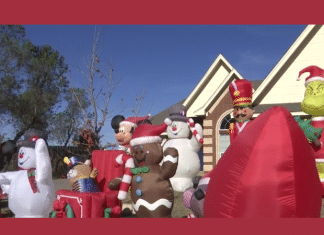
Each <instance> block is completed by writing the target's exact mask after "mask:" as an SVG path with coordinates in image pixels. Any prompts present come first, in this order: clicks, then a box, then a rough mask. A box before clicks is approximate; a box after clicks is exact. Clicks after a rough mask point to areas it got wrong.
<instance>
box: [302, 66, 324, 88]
mask: <svg viewBox="0 0 324 235" xmlns="http://www.w3.org/2000/svg"><path fill="white" fill-rule="evenodd" d="M306 72H309V73H310V75H309V76H308V77H307V78H306V79H305V86H307V85H308V83H310V82H313V81H322V82H324V70H323V69H321V68H319V67H317V66H315V65H311V66H308V67H307V68H304V69H303V70H302V71H300V72H299V75H298V78H297V81H300V76H301V75H302V74H303V73H306Z"/></svg>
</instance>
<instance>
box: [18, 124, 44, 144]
mask: <svg viewBox="0 0 324 235" xmlns="http://www.w3.org/2000/svg"><path fill="white" fill-rule="evenodd" d="M38 139H43V140H45V142H46V141H47V133H46V132H45V131H42V130H36V129H33V128H31V129H28V130H27V131H26V132H25V135H24V139H23V140H20V141H18V142H17V147H18V148H19V147H31V148H35V144H36V141H37V140H38Z"/></svg>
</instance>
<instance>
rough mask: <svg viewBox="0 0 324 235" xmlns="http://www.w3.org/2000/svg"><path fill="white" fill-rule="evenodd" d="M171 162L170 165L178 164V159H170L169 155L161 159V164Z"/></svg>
mask: <svg viewBox="0 0 324 235" xmlns="http://www.w3.org/2000/svg"><path fill="white" fill-rule="evenodd" d="M167 161H169V162H172V163H177V162H178V157H172V156H171V155H167V156H165V157H164V158H163V162H167Z"/></svg>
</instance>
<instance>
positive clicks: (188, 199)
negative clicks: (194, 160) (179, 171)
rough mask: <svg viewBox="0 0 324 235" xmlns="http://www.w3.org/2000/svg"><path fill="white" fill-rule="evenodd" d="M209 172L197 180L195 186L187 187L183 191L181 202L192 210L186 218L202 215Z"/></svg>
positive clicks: (201, 216) (200, 216)
mask: <svg viewBox="0 0 324 235" xmlns="http://www.w3.org/2000/svg"><path fill="white" fill-rule="evenodd" d="M209 175H210V172H208V173H207V174H206V175H204V177H202V178H201V179H200V180H199V183H198V186H197V188H189V189H187V190H186V191H185V192H184V193H183V204H184V205H185V207H187V208H188V209H190V210H191V211H192V214H190V215H188V218H203V217H204V202H205V195H206V190H207V186H208V183H209V180H210V177H209Z"/></svg>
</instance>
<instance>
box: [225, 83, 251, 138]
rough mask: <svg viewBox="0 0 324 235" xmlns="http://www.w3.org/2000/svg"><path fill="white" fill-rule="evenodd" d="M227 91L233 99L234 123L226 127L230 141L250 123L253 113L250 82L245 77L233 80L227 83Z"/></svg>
mask: <svg viewBox="0 0 324 235" xmlns="http://www.w3.org/2000/svg"><path fill="white" fill-rule="evenodd" d="M229 92H230V94H231V98H232V101H233V108H234V111H233V116H234V120H235V122H234V123H231V124H230V127H229V129H228V131H229V136H230V141H231V143H232V142H233V140H234V139H235V138H236V136H237V135H238V134H239V133H241V131H243V129H244V128H245V127H246V126H247V125H249V124H250V120H251V119H252V116H253V114H254V110H253V109H252V92H253V87H252V83H251V82H250V81H248V80H245V79H240V80H234V81H233V82H232V83H231V84H230V85H229Z"/></svg>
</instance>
